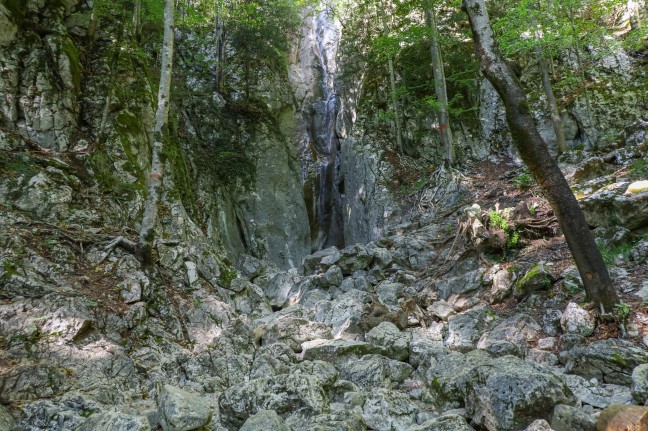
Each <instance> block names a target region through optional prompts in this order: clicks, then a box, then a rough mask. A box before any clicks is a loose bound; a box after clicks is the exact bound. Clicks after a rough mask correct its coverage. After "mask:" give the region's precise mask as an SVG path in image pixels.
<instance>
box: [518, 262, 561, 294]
mask: <svg viewBox="0 0 648 431" xmlns="http://www.w3.org/2000/svg"><path fill="white" fill-rule="evenodd" d="M555 280H556V279H555V277H554V276H553V275H552V274H551V272H549V270H548V269H547V268H546V267H545V266H544V265H543V264H538V265H534V266H532V267H531V268H530V269H529V270H528V271H527V273H526V274H525V275H524V277H522V278H521V279H520V280H519V281H518V282H517V283H515V289H513V296H515V297H516V298H522V297H524V296H527V295H528V294H530V293H532V292H536V291H539V290H547V289H549V287H551V285H552V284H553V283H554V281H555Z"/></svg>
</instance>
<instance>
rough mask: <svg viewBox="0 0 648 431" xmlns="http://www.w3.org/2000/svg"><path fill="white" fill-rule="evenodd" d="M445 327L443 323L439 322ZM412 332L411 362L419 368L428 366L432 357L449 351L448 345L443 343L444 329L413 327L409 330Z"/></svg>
mask: <svg viewBox="0 0 648 431" xmlns="http://www.w3.org/2000/svg"><path fill="white" fill-rule="evenodd" d="M439 325H440V326H441V328H444V325H443V324H439ZM435 326H437V325H435ZM408 331H409V332H410V334H411V341H410V351H409V359H408V360H409V363H410V364H411V365H412V366H413V367H415V368H417V367H419V366H427V365H428V364H429V363H430V358H431V357H433V356H436V355H437V354H439V352H443V353H444V354H447V353H448V349H447V347H445V345H444V344H443V331H442V330H439V331H434V330H428V328H412V329H409V330H408Z"/></svg>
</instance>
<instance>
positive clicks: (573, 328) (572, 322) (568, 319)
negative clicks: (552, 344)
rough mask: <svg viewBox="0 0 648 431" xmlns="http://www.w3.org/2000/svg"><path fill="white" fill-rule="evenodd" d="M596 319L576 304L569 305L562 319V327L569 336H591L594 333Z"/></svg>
mask: <svg viewBox="0 0 648 431" xmlns="http://www.w3.org/2000/svg"><path fill="white" fill-rule="evenodd" d="M595 324H596V322H595V321H594V317H593V316H592V315H591V314H590V313H588V312H587V311H585V310H583V309H582V308H581V307H580V306H579V305H578V304H576V303H575V302H570V303H569V304H567V308H565V311H563V313H562V317H561V318H560V326H561V327H562V329H563V331H564V332H565V333H568V334H579V335H583V336H585V337H586V336H588V335H591V334H592V333H593V332H594V325H595Z"/></svg>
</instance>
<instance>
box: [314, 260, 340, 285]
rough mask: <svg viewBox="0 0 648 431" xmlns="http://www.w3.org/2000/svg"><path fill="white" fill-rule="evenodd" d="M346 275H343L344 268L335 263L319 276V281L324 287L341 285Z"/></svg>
mask: <svg viewBox="0 0 648 431" xmlns="http://www.w3.org/2000/svg"><path fill="white" fill-rule="evenodd" d="M343 279H344V276H343V275H342V270H341V269H340V267H339V266H337V265H333V266H331V267H330V268H329V269H327V270H326V272H325V273H324V274H322V276H321V277H319V278H318V282H319V284H320V286H322V287H332V286H339V285H340V284H341V283H342V280H343Z"/></svg>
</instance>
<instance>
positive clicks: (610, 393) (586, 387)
mask: <svg viewBox="0 0 648 431" xmlns="http://www.w3.org/2000/svg"><path fill="white" fill-rule="evenodd" d="M562 377H563V380H564V381H565V383H566V384H567V386H569V388H570V389H571V390H572V392H573V393H574V395H575V396H576V398H577V399H578V400H579V401H580V402H581V403H582V404H583V405H587V406H592V407H595V408H597V409H603V408H605V407H607V406H609V405H610V404H625V403H631V402H632V395H631V393H630V388H629V387H627V386H619V385H612V384H605V383H603V384H601V383H599V381H598V380H597V379H590V380H587V379H585V378H583V377H581V376H577V375H574V374H565V375H563V376H562Z"/></svg>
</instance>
